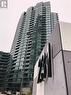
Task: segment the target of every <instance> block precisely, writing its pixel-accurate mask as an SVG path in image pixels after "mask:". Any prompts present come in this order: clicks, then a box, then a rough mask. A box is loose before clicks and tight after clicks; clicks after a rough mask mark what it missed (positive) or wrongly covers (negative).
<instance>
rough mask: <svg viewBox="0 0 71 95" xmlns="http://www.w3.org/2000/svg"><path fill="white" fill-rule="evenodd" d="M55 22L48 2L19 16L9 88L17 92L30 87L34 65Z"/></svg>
mask: <svg viewBox="0 0 71 95" xmlns="http://www.w3.org/2000/svg"><path fill="white" fill-rule="evenodd" d="M57 22H58V16H57V13H53V12H51V7H50V2H45V3H43V2H40V3H38V4H37V5H36V6H34V7H30V8H29V9H28V10H27V12H24V13H23V14H22V15H21V18H20V20H19V23H18V26H17V30H16V34H15V37H14V41H13V44H12V48H11V55H12V58H13V62H12V66H11V73H10V74H11V76H10V77H9V81H10V82H9V84H8V86H9V88H10V87H11V89H14V90H15V89H16V90H19V89H20V88H22V87H29V86H31V85H32V80H33V69H34V65H35V63H36V60H37V59H38V57H39V55H40V53H41V51H42V49H43V47H44V45H45V43H46V40H48V37H49V35H50V34H51V32H52V30H53V28H54V26H55V24H56V23H57Z"/></svg>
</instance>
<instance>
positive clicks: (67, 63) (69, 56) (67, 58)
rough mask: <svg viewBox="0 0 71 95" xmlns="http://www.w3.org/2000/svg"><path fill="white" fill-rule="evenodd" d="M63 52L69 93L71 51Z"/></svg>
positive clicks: (70, 88)
mask: <svg viewBox="0 0 71 95" xmlns="http://www.w3.org/2000/svg"><path fill="white" fill-rule="evenodd" d="M63 52H64V63H65V71H66V78H67V87H68V93H69V95H71V51H63Z"/></svg>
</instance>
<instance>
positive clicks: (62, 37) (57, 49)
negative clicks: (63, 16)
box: [33, 22, 71, 95]
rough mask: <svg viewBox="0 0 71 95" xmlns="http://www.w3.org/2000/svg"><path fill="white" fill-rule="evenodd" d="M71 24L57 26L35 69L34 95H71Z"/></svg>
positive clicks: (62, 23)
mask: <svg viewBox="0 0 71 95" xmlns="http://www.w3.org/2000/svg"><path fill="white" fill-rule="evenodd" d="M70 34H71V23H64V22H60V23H58V24H56V26H55V28H54V30H53V32H52V34H51V36H50V37H49V38H48V41H47V43H46V45H45V47H44V49H43V51H42V53H41V55H40V56H39V58H38V60H37V62H36V65H35V67H34V80H33V95H71V36H70Z"/></svg>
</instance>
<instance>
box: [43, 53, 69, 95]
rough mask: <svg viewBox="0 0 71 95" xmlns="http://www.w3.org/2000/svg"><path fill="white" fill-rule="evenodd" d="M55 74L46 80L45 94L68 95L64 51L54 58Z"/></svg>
mask: <svg viewBox="0 0 71 95" xmlns="http://www.w3.org/2000/svg"><path fill="white" fill-rule="evenodd" d="M53 64H54V67H53V68H54V75H53V77H51V78H48V80H47V81H46V82H45V94H44V95H67V92H66V83H65V75H64V67H63V57H62V51H60V52H59V53H58V55H57V56H56V57H55V58H54V59H53Z"/></svg>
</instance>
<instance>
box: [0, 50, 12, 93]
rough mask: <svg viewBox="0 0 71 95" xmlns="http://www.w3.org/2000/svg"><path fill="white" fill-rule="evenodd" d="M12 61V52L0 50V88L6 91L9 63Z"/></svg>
mask: <svg viewBox="0 0 71 95" xmlns="http://www.w3.org/2000/svg"><path fill="white" fill-rule="evenodd" d="M10 62H11V55H10V53H6V52H2V51H0V90H1V91H4V90H5V89H6V84H7V77H8V76H7V74H8V71H7V70H8V65H9V64H10Z"/></svg>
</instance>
